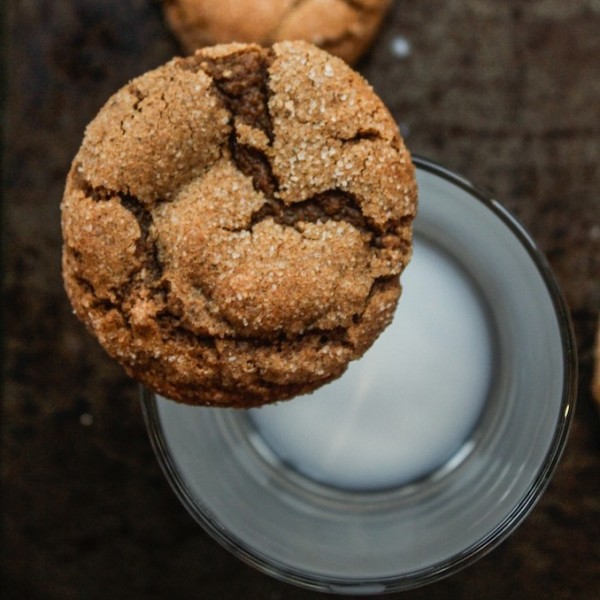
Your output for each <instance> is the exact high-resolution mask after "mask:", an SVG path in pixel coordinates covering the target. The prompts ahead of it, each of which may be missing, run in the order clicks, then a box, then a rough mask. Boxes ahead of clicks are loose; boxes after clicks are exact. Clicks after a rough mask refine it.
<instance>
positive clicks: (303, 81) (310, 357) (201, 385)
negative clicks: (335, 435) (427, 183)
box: [62, 42, 416, 407]
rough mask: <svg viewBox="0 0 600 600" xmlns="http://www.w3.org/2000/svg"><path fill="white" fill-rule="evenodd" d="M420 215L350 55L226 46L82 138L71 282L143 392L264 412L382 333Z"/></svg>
mask: <svg viewBox="0 0 600 600" xmlns="http://www.w3.org/2000/svg"><path fill="white" fill-rule="evenodd" d="M415 211H416V185H415V180H414V169H413V166H412V163H411V160H410V155H409V153H408V151H407V150H406V148H405V146H404V143H403V141H402V139H401V137H400V135H399V133H398V129H397V127H396V125H395V123H394V121H393V120H392V118H391V116H390V115H389V113H388V111H387V110H386V109H385V107H384V106H383V104H382V103H381V101H380V100H379V99H378V98H377V97H376V96H375V94H374V93H373V91H372V90H371V88H370V87H369V86H368V84H367V83H366V82H365V81H364V80H363V79H362V78H361V77H360V76H359V75H358V74H356V73H355V72H354V71H352V70H351V69H350V68H349V67H348V66H347V65H346V64H345V63H344V62H342V61H341V60H339V59H337V58H334V57H331V56H330V55H329V54H327V53H325V52H323V51H321V50H319V49H317V48H315V47H314V46H311V45H310V44H306V43H304V42H283V43H280V44H275V45H274V46H273V47H272V48H268V49H265V48H261V47H259V46H256V45H244V44H232V45H224V46H215V47H212V48H207V49H204V50H202V51H199V52H197V53H196V54H195V56H193V57H188V58H178V59H174V60H172V61H171V62H169V63H167V64H166V65H164V66H162V67H159V68H158V69H156V70H154V71H151V72H149V73H146V74H144V75H142V76H141V77H139V78H137V79H135V80H133V81H132V82H130V83H129V84H128V85H126V86H125V87H124V88H122V89H121V90H120V91H119V92H117V93H116V94H115V95H114V96H113V97H112V98H111V99H110V100H109V101H108V102H107V103H106V105H105V106H104V107H103V108H102V109H101V111H100V113H99V114H98V115H97V117H96V118H95V119H94V120H93V121H92V122H91V123H90V124H89V126H88V127H87V129H86V133H85V136H84V139H83V142H82V145H81V147H80V149H79V151H78V153H77V155H76V156H75V158H74V160H73V164H72V167H71V171H70V173H69V176H68V178H67V185H66V189H65V194H64V197H63V203H62V227H63V237H64V250H63V273H64V279H65V286H66V290H67V293H68V295H69V298H70V300H71V303H72V305H73V307H74V310H75V313H76V314H77V316H78V317H79V318H80V319H81V320H82V321H84V323H86V325H87V326H88V328H89V329H90V330H91V331H92V332H93V333H94V334H95V335H96V337H97V338H98V339H99V341H100V343H101V344H102V345H103V347H104V348H105V349H106V350H107V351H108V353H109V354H110V355H111V356H113V357H114V358H116V359H117V360H118V361H119V362H120V363H121V364H122V365H123V367H124V368H125V369H126V371H127V372H128V373H129V374H130V375H131V376H133V377H135V378H136V379H138V380H139V381H141V382H142V383H143V384H145V385H146V386H148V387H150V388H152V389H153V390H155V391H157V392H159V393H161V394H162V395H164V396H166V397H168V398H171V399H173V400H177V401H180V402H186V403H190V404H202V405H217V406H232V407H250V406H257V405H261V404H264V403H269V402H275V401H278V400H283V399H287V398H291V397H293V396H296V395H298V394H302V393H307V392H310V391H312V390H314V389H316V388H318V387H319V386H321V385H323V384H325V383H327V382H329V381H331V380H333V379H335V378H336V377H338V376H340V375H341V374H342V373H343V372H344V370H345V369H346V367H347V365H348V362H349V361H351V360H354V359H356V358H358V357H360V356H361V355H362V354H363V353H364V352H365V350H366V349H367V348H369V347H370V346H371V344H372V343H373V342H374V340H375V339H376V338H377V336H378V335H379V333H380V332H381V331H382V330H383V329H384V328H385V327H386V326H387V325H388V324H389V322H390V321H391V319H392V317H393V314H394V310H395V307H396V303H397V300H398V297H399V295H400V284H399V274H400V273H401V272H402V270H403V269H404V267H405V266H406V264H407V262H408V260H409V258H410V254H411V223H412V220H413V218H414V216H415Z"/></svg>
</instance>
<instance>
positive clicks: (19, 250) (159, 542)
mask: <svg viewBox="0 0 600 600" xmlns="http://www.w3.org/2000/svg"><path fill="white" fill-rule="evenodd" d="M394 5H395V6H394V10H393V12H392V13H391V15H390V18H389V19H388V20H387V22H386V25H385V27H384V29H383V30H382V32H381V35H380V37H379V39H378V41H377V43H376V44H375V46H374V47H373V50H372V52H371V53H370V54H369V56H367V57H366V58H365V59H364V60H363V61H362V62H361V64H360V65H359V69H360V70H361V71H362V72H363V73H364V74H365V75H366V77H367V78H368V79H369V80H370V81H371V83H372V84H373V86H374V88H375V89H376V91H377V92H378V93H379V94H380V95H381V97H382V98H383V100H384V101H385V102H386V103H387V104H388V105H389V107H390V109H391V111H392V112H393V114H394V116H395V117H396V118H397V120H398V121H399V122H400V123H401V125H402V129H403V131H404V132H405V133H406V137H407V141H408V144H409V145H410V147H411V149H412V150H413V151H414V152H415V153H418V154H421V155H425V156H427V157H429V158H432V159H434V160H437V161H439V162H441V163H443V164H444V165H446V166H448V167H450V168H452V169H454V170H456V171H458V172H460V173H462V174H463V175H464V176H466V177H467V178H469V179H471V180H472V181H474V182H475V183H476V184H477V185H479V186H481V187H483V188H487V189H488V190H490V191H491V193H492V194H493V195H494V196H495V197H497V198H499V199H500V200H501V201H502V203H503V204H505V205H506V206H507V207H508V208H510V209H511V210H512V211H513V212H514V213H515V214H516V215H517V216H518V217H519V218H520V219H521V220H522V221H523V222H524V224H525V225H526V226H527V228H528V229H529V230H530V232H531V233H532V234H533V237H534V238H535V239H536V240H537V241H538V242H539V244H540V246H541V247H542V249H543V250H544V252H545V253H546V254H547V256H548V258H549V260H550V262H551V264H552V267H553V268H554V270H555V273H556V276H557V278H558V280H559V282H560V284H561V286H562V288H563V290H564V293H565V295H566V298H567V300H568V302H569V304H570V307H571V311H572V316H573V320H574V324H575V329H576V333H577V339H578V348H579V356H580V377H579V380H580V392H579V402H578V406H577V411H576V416H575V420H574V424H573V428H572V432H571V436H570V440H569V443H568V445H567V448H566V451H565V454H564V458H563V460H562V462H561V464H560V466H559V468H558V470H557V472H556V475H555V477H554V479H553V481H552V483H551V485H550V486H549V488H548V490H547V492H546V494H545V495H544V497H543V499H542V500H541V502H540V503H539V504H538V506H537V507H536V508H535V510H534V511H533V513H532V514H531V515H530V517H529V518H528V519H527V520H526V522H525V523H524V524H523V525H522V526H521V527H520V528H519V530H518V531H517V532H516V533H515V534H514V535H513V536H512V537H511V538H509V539H508V540H507V541H506V542H504V543H503V544H502V545H501V546H500V547H498V548H497V549H496V550H494V551H493V552H492V553H491V554H489V555H488V556H486V557H485V558H483V559H482V560H481V561H479V562H478V563H477V564H475V565H474V566H471V567H469V568H468V569H466V570H464V571H462V572H461V573H459V574H457V575H455V576H452V577H450V578H449V579H446V580H443V581H441V582H439V583H436V584H434V585H431V586H429V587H427V588H423V589H420V590H415V591H411V592H407V593H405V594H401V595H399V596H398V597H400V596H402V598H406V599H407V600H416V599H428V600H429V599H431V600H436V599H446V598H448V599H453V600H461V599H471V598H487V599H496V598H503V599H506V598H509V599H530V598H545V599H546V598H548V599H554V598H558V599H563V598H564V599H566V598H572V599H581V600H590V599H597V598H600V591H599V590H600V421H599V419H598V413H597V412H596V410H595V407H594V405H593V403H592V399H591V396H590V391H589V387H590V379H591V367H592V353H591V349H592V340H593V335H594V330H595V326H596V322H597V318H598V310H599V307H600V192H599V190H600V169H599V164H600V150H599V139H600V33H599V32H600V4H599V3H598V1H597V0H569V1H568V2H565V1H564V0H502V1H500V2H499V1H497V0H463V1H459V0H419V1H418V2H415V1H414V0H399V1H396V2H395V3H394ZM0 6H2V10H3V12H4V14H3V28H4V36H3V42H4V48H3V55H4V58H5V62H4V75H5V79H6V81H7V84H5V85H4V86H3V89H4V105H3V107H4V113H3V114H4V120H3V133H4V136H3V139H4V144H3V156H4V162H3V177H4V178H3V200H4V202H3V213H4V214H3V216H4V226H3V252H4V257H3V266H4V269H3V274H4V290H3V300H4V324H3V327H4V335H3V338H4V358H5V360H4V361H3V398H2V400H3V403H2V423H1V433H2V438H1V440H2V441H1V454H0V460H1V476H2V505H1V508H2V531H1V533H2V538H1V543H2V546H1V548H0V561H1V567H2V571H1V573H2V580H1V584H2V590H1V592H0V593H1V595H2V598H4V599H19V600H20V599H24V598H34V599H48V600H50V599H61V600H67V599H72V598H73V599H75V598H77V599H79V598H81V599H85V600H92V599H96V598H98V599H104V598H107V599H108V598H110V599H112V598H129V599H137V598H140V599H149V598H202V599H204V598H210V599H212V598H219V599H232V600H233V599H238V598H249V599H261V600H263V599H266V600H276V599H290V600H294V599H296V600H300V599H308V598H319V597H322V596H321V595H319V594H316V593H313V592H307V591H304V590H300V589H297V588H293V587H290V586H287V585H285V584H283V583H280V582H277V581H274V580H272V579H270V578H268V577H267V576H265V575H262V574H260V573H258V572H256V571H254V570H253V569H251V568H250V567H248V566H246V565H244V564H242V563H241V562H239V561H238V560H237V559H235V558H233V557H232V556H230V555H229V554H228V553H227V552H226V551H225V550H223V549H221V548H220V547H219V546H218V545H217V544H216V543H215V542H213V541H212V539H210V538H209V537H208V536H207V535H206V534H205V533H204V532H203V531H202V530H200V529H199V528H198V527H197V526H196V525H195V523H194V522H193V521H192V519H191V518H190V517H189V516H188V515H187V513H186V512H185V511H184V509H183V508H182V507H181V506H180V505H179V503H178V501H177V500H176V498H175V496H174V495H173V493H172V492H171V490H170V489H169V487H168V485H167V483H166V481H165V480H164V479H163V477H162V475H161V472H160V470H159V467H158V465H157V463H156V461H155V458H154V456H153V454H152V452H151V449H150V446H149V443H148V440H147V436H146V432H145V429H144V425H143V422H142V417H141V413H140V408H139V404H138V398H137V389H136V386H135V384H134V383H133V382H132V381H130V380H128V379H127V378H126V377H125V376H124V375H123V373H122V372H121V370H120V369H119V367H117V366H116V365H115V364H114V363H113V362H111V361H110V360H109V359H108V358H107V357H106V356H105V355H104V354H103V352H102V351H101V350H100V349H99V348H98V346H97V345H96V343H95V342H94V341H93V340H92V339H91V338H90V337H89V336H88V334H87V333H86V332H85V331H84V329H83V327H82V326H81V325H80V324H79V323H78V322H76V320H75V318H74V317H73V316H72V314H71V311H70V308H69V306H68V303H67V300H66V297H65V295H64V293H63V290H62V283H61V277H60V263H59V258H60V243H61V242H60V227H59V202H60V198H61V194H62V187H63V182H64V178H65V174H66V171H67V169H68V166H69V162H70V160H71V158H72V156H73V155H74V153H75V151H76V149H77V147H78V145H79V143H80V140H81V136H82V133H83V128H84V126H85V124H86V123H87V122H88V121H89V120H90V119H91V118H92V117H93V116H94V114H95V113H96V111H97V110H98V109H99V108H100V106H101V105H102V104H103V103H104V102H105V101H106V99H107V98H108V97H109V96H110V95H111V94H112V93H113V92H114V91H115V90H116V89H117V88H118V87H120V86H121V85H122V84H124V83H125V82H126V81H127V80H128V79H130V78H131V77H133V76H135V75H138V74H140V73H142V72H143V71H145V70H147V69H149V68H151V67H154V66H157V65H159V64H161V63H163V62H165V61H166V60H167V59H169V58H170V57H171V56H172V55H173V54H175V53H177V52H178V49H177V46H176V44H175V42H174V40H173V39H172V38H171V36H170V34H169V32H168V31H167V30H166V28H165V25H164V23H163V21H162V18H161V14H160V11H159V9H158V6H157V4H156V3H155V2H152V1H151V0H102V1H98V0H60V1H58V2H57V1H56V0H9V1H8V2H4V3H3V4H2V5H0ZM399 36H401V37H400V38H399ZM403 40H405V41H408V43H409V45H410V53H409V55H408V56H397V55H396V54H394V52H393V48H394V43H395V44H396V48H397V49H399V50H402V42H403ZM400 54H402V52H400Z"/></svg>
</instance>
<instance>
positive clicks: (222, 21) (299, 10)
mask: <svg viewBox="0 0 600 600" xmlns="http://www.w3.org/2000/svg"><path fill="white" fill-rule="evenodd" d="M389 5H390V0H304V1H302V2H298V1H297V0H219V1H218V2H215V1H214V0H163V7H164V13H165V16H166V19H167V22H168V23H169V25H170V26H171V29H172V30H173V32H174V34H175V36H176V37H177V38H178V40H179V42H180V43H181V45H182V47H183V48H184V50H186V51H187V52H188V53H193V52H194V50H196V49H197V48H202V47H204V46H211V45H213V44H222V43H229V42H256V43H258V44H262V45H270V44H273V43H275V42H279V41H283V40H305V41H308V42H310V43H312V44H315V45H317V46H320V47H321V48H324V49H325V50H327V51H328V52H330V53H331V54H334V55H336V56H339V57H340V58H343V59H344V60H345V61H346V62H348V63H349V64H353V63H355V62H356V61H357V60H358V58H359V57H360V56H361V55H362V54H363V53H364V52H365V51H366V50H367V48H368V47H369V45H370V43H371V41H372V40H373V38H374V37H375V34H376V33H377V30H378V29H379V26H380V24H381V21H382V19H383V16H384V15H385V13H386V11H387V9H388V8H389Z"/></svg>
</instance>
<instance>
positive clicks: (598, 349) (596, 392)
mask: <svg viewBox="0 0 600 600" xmlns="http://www.w3.org/2000/svg"><path fill="white" fill-rule="evenodd" d="M592 396H593V397H594V400H595V401H596V403H597V405H598V408H599V409H600V322H599V323H598V330H597V332H596V343H595V345H594V374H593V376H592Z"/></svg>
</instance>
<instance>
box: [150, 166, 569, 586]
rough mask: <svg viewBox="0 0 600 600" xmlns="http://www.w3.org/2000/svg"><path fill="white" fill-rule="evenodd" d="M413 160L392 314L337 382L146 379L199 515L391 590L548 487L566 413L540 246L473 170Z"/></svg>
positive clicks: (478, 544) (262, 563) (463, 547)
mask: <svg viewBox="0 0 600 600" xmlns="http://www.w3.org/2000/svg"><path fill="white" fill-rule="evenodd" d="M415 163H416V166H417V178H418V184H419V214H418V217H417V219H416V220H415V230H414V235H415V240H414V242H415V246H414V256H413V260H412V262H411V263H410V265H409V266H408V267H407V269H406V271H405V272H404V274H403V276H402V284H403V294H402V298H401V301H400V303H399V305H398V309H397V313H396V316H395V318H394V321H393V323H392V325H390V327H389V328H388V329H386V331H385V332H384V333H383V334H382V335H381V337H380V338H379V339H378V340H377V341H376V343H375V344H374V346H373V347H372V348H371V349H370V350H369V351H368V352H367V353H366V355H365V356H364V357H363V358H362V359H360V360H359V361H356V362H355V363H352V364H351V365H350V367H349V369H348V371H347V373H346V374H345V375H344V376H343V377H342V378H341V379H339V380H338V381H335V382H333V383H331V384H329V385H327V386H325V387H323V388H322V389H320V390H319V391H317V392H315V393H314V394H312V395H310V396H306V397H301V398H297V399H294V400H293V401H290V402H286V403H282V404H279V405H275V406H268V407H264V408H261V409H253V410H250V411H239V410H225V409H211V408H197V407H189V406H184V405H180V404H176V403H174V402H170V401H168V400H165V399H164V398H161V397H156V396H153V395H152V394H150V393H148V392H144V397H143V408H144V415H145V418H146V422H147V425H148V429H149V433H150V438H151V441H152V443H153V446H154V448H155V451H156V453H157V456H158V459H159V461H160V463H161V466H162V467H163V470H164V472H165V474H166V477H167V479H168V480H169V482H170V484H171V486H172V487H173V489H174V491H175V492H176V494H177V495H178V496H179V498H180V500H181V501H182V503H183V504H184V505H185V506H186V508H187V509H188V510H189V511H190V513H191V514H192V516H193V517H194V518H195V519H196V520H197V521H198V523H199V524H200V525H201V526H203V527H204V528H205V529H206V530H207V531H208V532H209V533H210V534H212V535H213V536H214V537H215V538H216V540H217V541H219V542H220V543H221V544H223V545H224V546H225V547H226V548H228V549H229V550H231V551H232V552H233V553H234V554H235V555H237V556H238V557H239V558H241V559H242V560H244V561H246V562H248V563H250V564H252V565H254V566H255V567H257V568H258V569H260V570H262V571H263V572H266V573H268V574H270V575H272V576H274V577H277V578H279V579H282V580H284V581H287V582H289V583H292V584H296V585H300V586H303V587H307V588H310V589H315V590H321V591H325V592H330V593H338V594H377V593H386V592H392V591H397V590H403V589H408V588H411V587H416V586H419V585H424V584H426V583H429V582H431V581H434V580H436V579H439V578H441V577H444V576H447V575H450V574H452V573H454V572H455V571H457V570H458V569H460V568H462V567H464V566H466V565H468V564H470V563H472V562H474V561H475V560H476V559H477V558H479V557H480V556H482V555H483V554H485V553H486V552H488V551H490V550H491V549H492V548H493V547H494V546H496V545H497V544H498V543H499V542H501V541H502V540H503V539H504V538H505V537H506V536H507V535H509V534H510V533H511V532H512V531H513V530H514V529H515V528H516V527H517V526H518V525H519V523H521V522H522V520H523V519H524V518H525V517H526V516H527V514H528V513H529V512H530V511H531V509H532V508H533V506H534V505H535V503H536V502H537V500H538V499H539V497H540V495H541V494H542V492H543V490H544V489H545V487H546V485H547V483H548V481H549V478H550V476H551V474H552V472H553V470H554V468H555V466H556V464H557V461H558V459H559V457H560V454H561V451H562V449H563V446H564V443H565V440H566V436H567V431H568V427H569V423H570V420H571V416H572V413H573V408H574V401H575V393H576V390H575V386H576V356H575V346H574V341H573V334H572V329H571V324H570V321H569V317H568V313H567V309H566V307H565V305H564V302H563V300H562V298H561V295H560V293H559V290H558V288H557V286H556V284H555V282H554V279H553V277H552V274H551V273H550V270H549V268H548V265H547V264H546V261H545V260H544V258H543V257H542V255H541V254H540V252H539V250H538V249H537V248H536V246H535V244H534V242H533V241H532V240H531V238H530V237H529V235H528V234H527V232H526V231H525V230H524V229H523V228H522V226H521V225H520V224H519V223H518V222H517V221H516V220H515V219H514V217H512V216H511V215H510V214H509V213H508V212H507V211H506V210H505V209H503V208H502V206H500V205H499V204H498V203H497V202H496V201H495V200H492V199H489V198H488V197H487V196H486V195H485V194H483V193H481V192H480V191H478V190H477V189H475V188H474V187H473V186H472V185H471V184H470V183H469V182H467V181H465V180H464V179H463V178H461V177H459V176H457V175H455V174H453V173H451V172H449V171H447V170H446V169H443V168H442V167H440V166H438V165H435V164H433V163H431V162H429V161H427V160H424V159H415Z"/></svg>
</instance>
